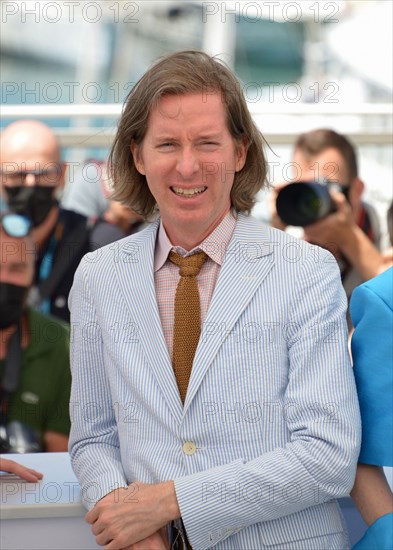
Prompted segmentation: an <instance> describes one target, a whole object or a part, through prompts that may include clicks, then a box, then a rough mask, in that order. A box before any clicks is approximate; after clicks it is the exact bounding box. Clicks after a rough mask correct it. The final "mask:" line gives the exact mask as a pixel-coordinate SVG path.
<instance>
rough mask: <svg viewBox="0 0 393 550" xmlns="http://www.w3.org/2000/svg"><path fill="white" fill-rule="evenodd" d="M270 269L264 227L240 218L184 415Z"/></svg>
mask: <svg viewBox="0 0 393 550" xmlns="http://www.w3.org/2000/svg"><path fill="white" fill-rule="evenodd" d="M273 265H274V255H273V243H272V242H271V241H269V240H268V234H267V228H266V226H264V225H263V224H261V223H260V222H258V221H257V220H255V219H254V218H249V217H247V216H245V215H244V214H239V216H238V221H237V224H236V228H235V232H234V235H233V237H232V240H231V242H230V244H229V247H228V250H227V252H226V255H225V260H224V263H223V265H222V267H221V271H220V275H219V278H218V281H217V284H216V288H215V290H214V293H213V297H212V301H211V303H210V306H209V310H208V314H207V317H206V319H205V322H204V326H203V328H202V333H201V338H200V340H199V344H198V348H197V351H196V353H195V358H194V363H193V368H192V373H191V378H190V383H189V386H188V391H187V395H186V400H185V404H184V413H185V412H186V410H187V408H188V407H189V405H190V403H191V401H192V399H193V397H194V396H195V394H196V392H197V390H198V388H199V386H200V384H201V382H202V380H203V378H204V376H205V374H206V371H207V369H208V368H209V367H210V365H211V363H212V361H213V360H214V358H215V356H216V354H217V352H218V351H219V349H220V347H221V346H222V345H223V343H224V341H225V336H223V335H225V334H229V332H230V331H231V330H232V329H233V327H234V325H235V323H236V321H237V320H238V318H239V316H240V315H241V313H242V312H243V311H244V309H245V308H246V307H247V305H248V304H249V302H250V301H251V300H252V297H253V295H254V294H255V292H256V290H257V289H258V287H259V285H261V284H262V282H263V281H264V279H265V277H266V276H267V274H268V273H269V271H270V270H271V269H272V267H273Z"/></svg>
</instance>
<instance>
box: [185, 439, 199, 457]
mask: <svg viewBox="0 0 393 550" xmlns="http://www.w3.org/2000/svg"><path fill="white" fill-rule="evenodd" d="M183 451H184V452H185V453H186V455H188V456H192V455H193V454H195V452H196V445H195V443H193V442H192V441H186V442H185V443H184V445H183Z"/></svg>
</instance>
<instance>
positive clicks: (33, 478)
mask: <svg viewBox="0 0 393 550" xmlns="http://www.w3.org/2000/svg"><path fill="white" fill-rule="evenodd" d="M13 471H14V474H16V475H17V476H19V477H21V478H22V479H24V480H25V481H30V482H32V483H35V482H37V481H38V480H40V479H42V478H43V475H42V474H41V473H40V472H36V471H35V470H32V469H30V468H26V467H25V466H22V465H21V464H16V463H15V466H13Z"/></svg>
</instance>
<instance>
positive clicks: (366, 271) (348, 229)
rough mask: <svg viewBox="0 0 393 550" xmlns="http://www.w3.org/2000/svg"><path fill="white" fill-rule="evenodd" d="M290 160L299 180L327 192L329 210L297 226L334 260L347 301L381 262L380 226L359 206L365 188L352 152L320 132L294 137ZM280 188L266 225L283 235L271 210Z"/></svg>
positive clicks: (332, 134)
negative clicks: (316, 184) (323, 186)
mask: <svg viewBox="0 0 393 550" xmlns="http://www.w3.org/2000/svg"><path fill="white" fill-rule="evenodd" d="M293 161H294V164H295V166H296V169H297V180H298V181H302V182H323V183H325V184H326V183H327V184H328V187H330V189H329V193H330V200H331V202H332V208H331V210H332V211H331V212H329V213H327V215H326V216H325V217H323V218H322V219H319V220H318V221H315V222H314V223H311V224H300V223H299V225H304V239H305V240H307V241H308V242H311V243H314V244H317V245H319V246H323V247H324V248H327V249H329V250H330V251H331V252H332V253H333V254H334V255H335V257H336V259H337V261H338V263H339V266H340V271H341V276H342V282H343V286H344V288H345V291H346V293H347V296H348V297H349V296H350V295H351V293H352V290H353V289H354V288H355V287H356V286H358V285H359V284H361V283H362V282H363V281H365V280H367V279H369V278H371V277H374V276H375V275H377V274H378V272H379V267H380V263H381V255H380V253H379V251H378V247H379V240H380V230H379V222H378V218H377V215H376V212H375V210H374V209H373V208H372V207H371V206H370V205H369V204H366V203H365V202H363V201H362V196H363V191H364V183H363V181H362V180H361V179H360V178H359V176H358V167H357V159H356V153H355V150H354V148H353V146H352V144H351V143H350V142H349V141H348V139H347V138H346V137H344V136H343V135H340V134H338V133H336V132H334V131H333V130H327V129H319V130H314V131H311V132H307V133H305V134H302V135H300V136H299V138H298V140H297V142H296V144H295V151H294V156H293ZM329 184H330V185H329ZM283 188H284V186H278V187H277V188H276V189H275V192H274V196H273V201H272V220H271V223H272V225H273V226H274V227H277V228H279V229H283V230H285V228H286V224H285V222H284V221H283V220H282V219H281V218H280V217H279V214H278V212H277V209H276V199H277V197H278V196H279V193H280V191H281V190H282V189H283ZM289 206H290V205H288V208H289Z"/></svg>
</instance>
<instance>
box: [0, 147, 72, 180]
mask: <svg viewBox="0 0 393 550" xmlns="http://www.w3.org/2000/svg"><path fill="white" fill-rule="evenodd" d="M0 159H1V167H0V168H1V172H0V175H1V184H2V186H3V185H4V186H7V187H18V186H21V185H24V186H26V187H30V186H34V185H41V186H45V187H52V188H53V189H56V188H57V187H58V186H59V185H61V184H62V180H63V166H62V163H61V162H60V161H59V159H58V158H57V156H56V157H54V155H53V153H52V151H51V150H50V149H46V148H45V146H44V145H42V144H37V146H36V147H34V146H32V144H31V142H29V143H28V144H26V147H23V136H21V141H20V142H18V140H17V139H15V138H14V139H13V141H12V143H7V142H6V141H4V142H3V143H2V146H1V157H0Z"/></svg>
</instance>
